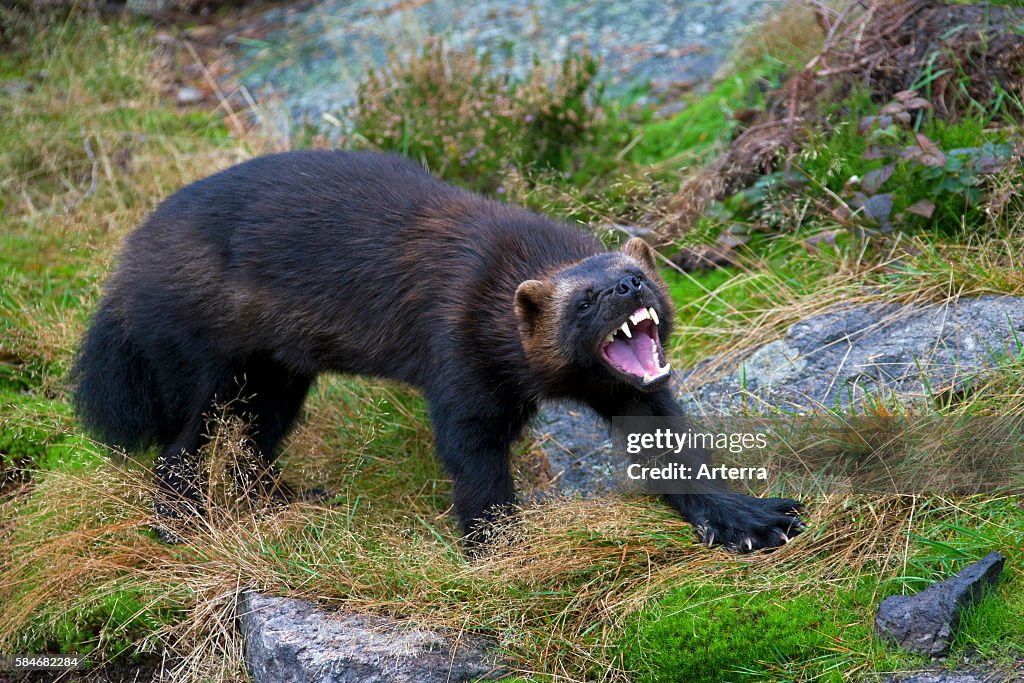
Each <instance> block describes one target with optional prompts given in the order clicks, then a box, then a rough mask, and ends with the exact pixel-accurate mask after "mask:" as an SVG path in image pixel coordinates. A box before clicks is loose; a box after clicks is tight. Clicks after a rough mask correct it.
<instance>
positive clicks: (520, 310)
mask: <svg viewBox="0 0 1024 683" xmlns="http://www.w3.org/2000/svg"><path fill="white" fill-rule="evenodd" d="M515 307H516V315H517V316H518V318H519V327H520V333H521V335H522V338H523V347H524V349H525V350H526V354H527V358H528V360H529V361H530V362H531V364H533V365H535V366H539V367H543V368H547V369H549V370H551V371H553V372H570V371H576V372H579V371H584V372H588V373H595V375H596V377H600V378H602V379H604V380H606V381H607V382H608V383H623V382H624V383H627V384H629V385H631V386H633V387H638V388H640V389H645V390H649V389H653V388H655V387H658V386H661V385H662V384H663V383H664V382H665V381H666V380H667V379H668V376H669V364H668V361H666V360H665V352H664V350H663V349H662V340H665V339H667V338H668V335H669V332H670V330H671V321H672V318H673V314H674V312H673V309H672V304H671V299H670V298H669V296H668V292H667V288H666V286H665V283H664V281H663V280H662V279H661V277H660V276H659V275H658V270H657V266H656V264H655V261H654V251H653V250H652V249H651V247H650V246H649V245H648V244H647V243H646V242H644V241H643V240H642V239H639V238H636V237H634V238H633V239H631V240H629V241H628V242H627V243H626V244H625V246H623V248H622V250H621V251H619V252H609V253H604V254H596V255H594V256H591V257H589V258H586V259H584V260H582V261H578V262H576V263H573V264H570V265H568V266H566V267H564V268H562V269H561V270H559V271H558V272H556V273H554V274H552V275H550V276H548V277H546V278H545V279H543V280H527V281H526V282H523V283H522V284H520V285H519V287H518V289H517V290H516V297H515ZM597 373H600V374H597Z"/></svg>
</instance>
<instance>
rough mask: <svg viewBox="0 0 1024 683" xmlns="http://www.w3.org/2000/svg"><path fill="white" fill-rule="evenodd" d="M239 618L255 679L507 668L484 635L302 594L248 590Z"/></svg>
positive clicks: (442, 678)
mask: <svg viewBox="0 0 1024 683" xmlns="http://www.w3.org/2000/svg"><path fill="white" fill-rule="evenodd" d="M238 619H239V622H240V626H241V631H242V635H243V637H244V638H245V663H246V666H247V667H248V669H249V674H250V675H251V676H252V679H253V681H254V683H291V682H295V683H298V682H299V681H318V682H319V683H446V682H448V681H451V683H457V682H458V681H471V680H480V679H488V678H490V677H496V676H500V675H502V674H503V671H502V670H501V669H500V667H498V666H496V664H495V663H494V661H493V658H492V657H491V653H490V652H489V651H488V649H487V647H486V646H485V644H484V643H483V641H482V640H481V639H479V638H476V637H473V636H467V635H465V634H447V633H442V632H440V631H436V630H429V629H424V628H417V627H412V626H408V625H406V624H402V623H400V622H397V621H394V620H391V619H386V618H383V617H372V616H366V615H361V614H352V613H346V612H336V611H331V610H326V609H323V608H320V607H318V606H316V605H314V604H312V603H310V602H306V601H304V600H296V599H294V598H281V597H272V596H268V595H262V594H260V593H256V592H254V591H246V592H244V593H242V594H241V595H240V596H239V599H238Z"/></svg>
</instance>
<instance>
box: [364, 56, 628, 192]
mask: <svg viewBox="0 0 1024 683" xmlns="http://www.w3.org/2000/svg"><path fill="white" fill-rule="evenodd" d="M597 70H598V62H597V60H596V59H595V58H593V57H592V56H590V55H588V54H579V55H569V56H568V57H567V58H566V59H565V61H564V62H563V63H562V64H561V66H560V68H558V69H556V70H554V71H552V70H549V69H545V68H543V67H541V66H540V65H539V64H538V63H536V62H535V63H534V65H533V68H532V69H531V70H530V71H529V73H528V74H527V75H526V76H525V77H524V78H515V77H511V76H508V75H504V74H497V73H495V72H494V71H493V70H492V65H491V62H490V59H489V57H487V56H482V57H478V56H477V55H475V54H474V53H472V52H459V51H451V50H447V49H446V48H445V47H444V45H443V43H441V42H439V41H438V42H433V43H431V44H430V45H428V46H427V47H425V48H424V50H423V52H422V54H420V55H418V56H416V57H414V58H412V59H410V60H408V61H406V62H403V61H402V60H400V59H399V58H398V57H397V55H392V57H391V61H390V63H389V64H388V65H387V66H385V67H384V68H382V69H380V70H377V71H375V72H373V73H371V74H370V75H369V76H368V78H367V79H366V81H365V82H364V83H363V84H362V85H361V87H360V89H359V93H358V100H357V104H356V109H355V112H354V116H353V130H354V133H355V135H356V137H357V139H360V138H361V139H362V140H363V141H365V142H364V144H365V143H369V144H370V145H371V146H373V147H375V148H379V149H383V150H389V151H395V152H400V153H402V154H405V155H407V156H410V157H413V158H416V159H419V160H421V161H422V162H424V163H425V164H426V165H427V167H428V168H429V169H430V170H431V171H432V172H433V173H436V174H438V175H440V176H442V177H444V178H446V179H448V180H451V181H453V182H456V183H459V184H461V185H463V186H466V187H469V188H471V189H474V190H479V191H484V192H496V191H497V192H500V191H501V190H500V186H501V181H502V177H503V175H504V173H505V172H506V171H507V170H508V168H509V167H510V166H515V167H520V168H522V167H530V166H534V167H538V168H540V169H553V170H556V171H559V172H563V173H564V172H569V173H572V172H574V171H576V170H578V169H579V168H581V167H582V166H583V165H585V164H586V163H590V162H593V161H594V160H596V159H597V158H599V157H600V156H601V155H599V154H597V153H590V154H588V153H586V152H585V151H584V152H581V151H580V150H581V149H585V148H588V147H593V146H595V145H607V143H608V142H609V141H611V142H613V143H614V141H615V140H617V139H618V136H616V135H614V134H612V135H609V134H608V130H609V126H610V127H612V128H614V127H615V125H614V117H610V116H607V115H606V113H605V111H604V109H603V107H602V104H601V103H602V101H603V93H602V89H601V87H599V86H598V84H597V83H596V81H595V78H596V75H597Z"/></svg>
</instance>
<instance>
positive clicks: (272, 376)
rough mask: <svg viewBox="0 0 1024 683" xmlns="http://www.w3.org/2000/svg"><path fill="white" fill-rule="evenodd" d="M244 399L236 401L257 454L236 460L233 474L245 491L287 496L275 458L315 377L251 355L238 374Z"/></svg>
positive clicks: (280, 496)
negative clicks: (246, 458)
mask: <svg viewBox="0 0 1024 683" xmlns="http://www.w3.org/2000/svg"><path fill="white" fill-rule="evenodd" d="M238 381H239V383H241V384H242V386H241V389H240V395H241V396H242V400H240V401H238V402H237V403H235V404H233V409H234V411H235V412H236V414H239V415H240V416H241V417H242V418H243V419H244V420H245V421H246V422H247V423H248V431H249V437H250V439H249V441H250V445H251V447H252V451H253V458H251V459H250V460H248V461H246V462H234V463H232V465H233V469H234V472H233V478H234V481H235V484H236V486H237V487H238V488H239V489H240V491H242V492H243V493H253V494H255V495H257V496H259V497H270V498H274V499H277V500H287V499H289V498H290V497H291V495H290V492H289V491H288V490H287V488H286V487H285V486H284V485H283V484H282V482H281V481H280V476H279V473H278V470H277V467H276V465H275V464H274V460H275V458H276V456H277V450H278V447H279V446H280V444H281V441H282V440H283V439H284V438H285V437H286V436H287V435H288V433H289V432H290V431H291V429H292V427H293V426H294V425H295V423H296V421H297V420H298V417H299V413H300V412H301V410H302V404H303V403H304V402H305V400H306V394H307V393H308V392H309V387H310V384H312V381H313V378H312V377H308V376H305V375H300V374H297V373H294V372H292V371H290V370H289V369H288V368H286V367H285V366H283V365H281V364H280V363H276V362H274V361H272V360H270V359H266V358H257V359H251V360H250V361H249V362H248V363H247V364H246V369H245V371H244V372H243V374H242V375H241V377H239V378H238Z"/></svg>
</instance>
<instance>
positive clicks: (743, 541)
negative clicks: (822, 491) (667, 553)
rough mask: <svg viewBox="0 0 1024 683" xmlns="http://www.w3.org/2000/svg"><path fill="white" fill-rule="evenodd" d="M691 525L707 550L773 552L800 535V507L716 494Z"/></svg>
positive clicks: (775, 500)
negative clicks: (772, 550)
mask: <svg viewBox="0 0 1024 683" xmlns="http://www.w3.org/2000/svg"><path fill="white" fill-rule="evenodd" d="M705 498H708V499H710V500H707V501H705V503H706V504H705V505H700V506H698V507H700V508H703V509H702V510H700V512H698V513H697V514H694V515H693V516H691V522H692V523H693V525H694V527H695V528H696V530H697V537H698V538H699V539H700V541H701V542H702V543H705V544H707V545H708V546H716V545H721V546H723V547H725V548H726V549H728V550H731V551H733V552H739V553H746V552H751V551H754V550H761V549H764V548H776V547H778V546H781V545H785V544H786V543H789V541H790V540H791V539H792V538H793V537H794V536H796V535H797V534H799V533H800V532H801V531H803V530H804V529H805V528H806V526H805V525H804V523H803V521H802V520H801V519H800V517H799V513H800V512H802V511H803V509H804V508H803V505H801V504H800V503H799V502H798V501H795V500H792V499H790V498H752V497H750V496H744V495H741V494H738V493H737V494H716V495H714V496H706V497H705Z"/></svg>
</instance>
